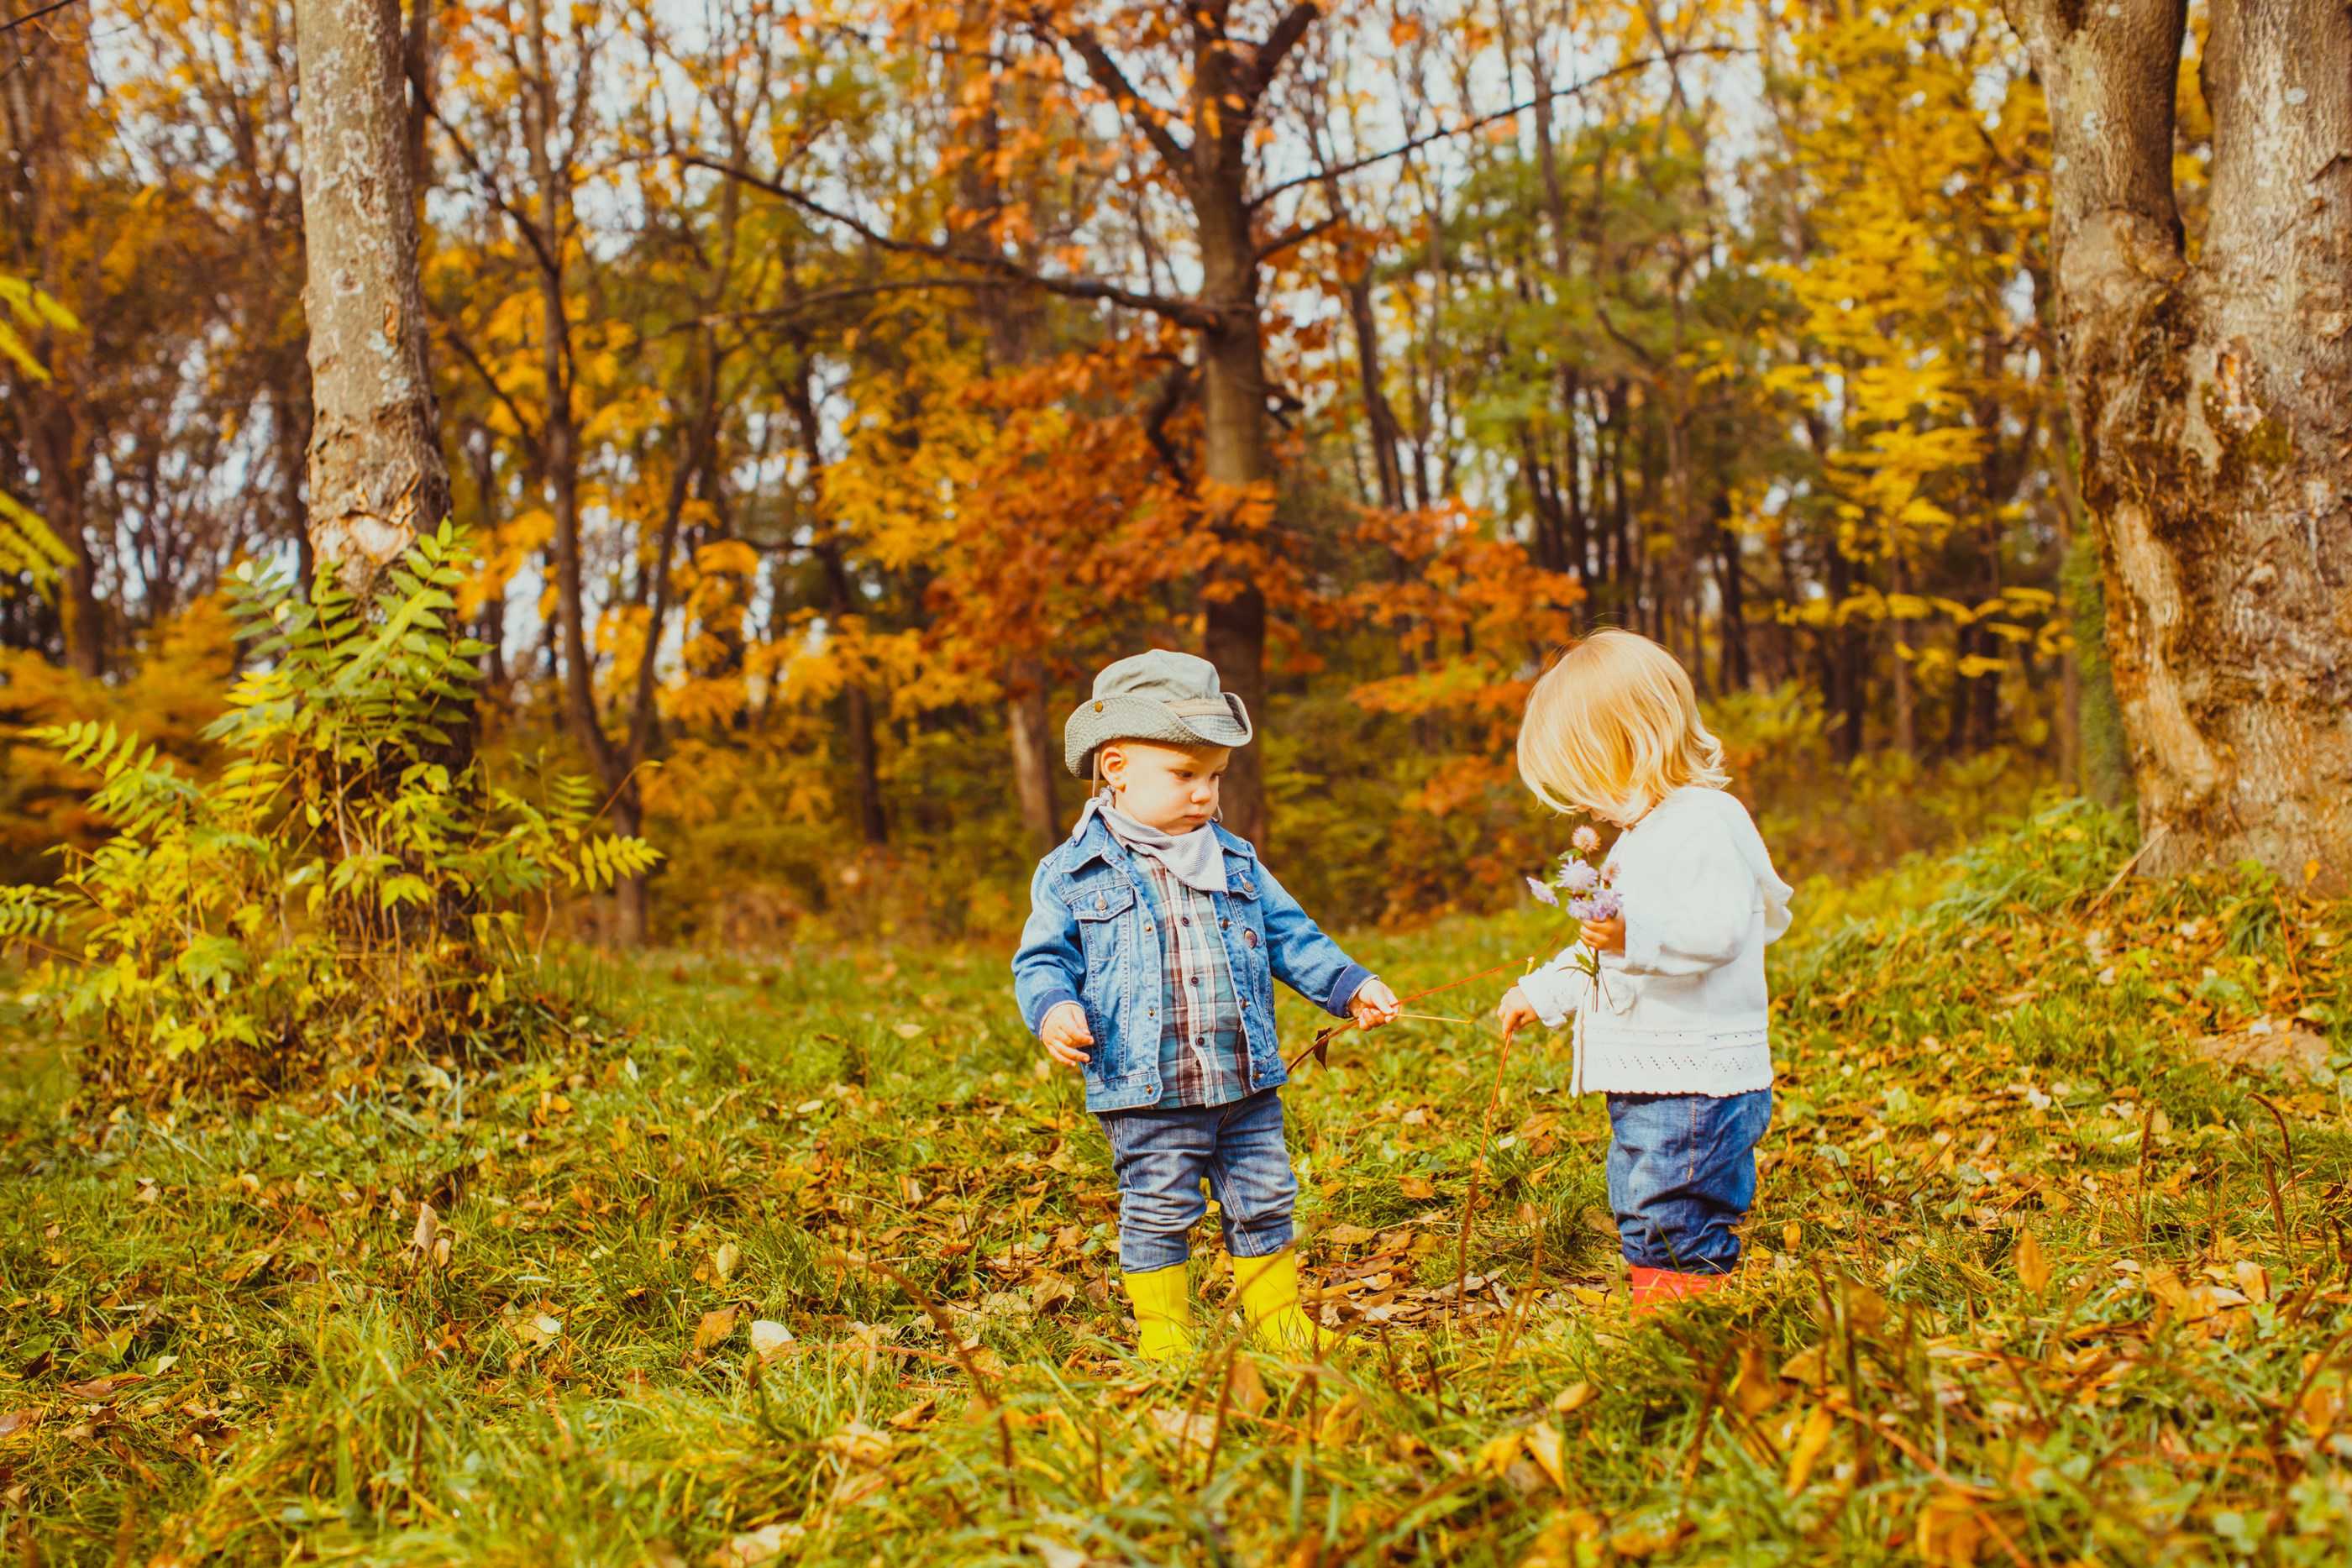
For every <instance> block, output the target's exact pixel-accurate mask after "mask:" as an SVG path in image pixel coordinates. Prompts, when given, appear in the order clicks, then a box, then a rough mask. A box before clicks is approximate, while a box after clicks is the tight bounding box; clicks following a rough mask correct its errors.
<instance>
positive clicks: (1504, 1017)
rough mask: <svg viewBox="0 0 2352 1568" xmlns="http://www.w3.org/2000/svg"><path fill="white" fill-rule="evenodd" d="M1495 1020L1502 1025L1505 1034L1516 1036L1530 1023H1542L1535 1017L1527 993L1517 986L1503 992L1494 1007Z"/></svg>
mask: <svg viewBox="0 0 2352 1568" xmlns="http://www.w3.org/2000/svg"><path fill="white" fill-rule="evenodd" d="M1495 1018H1496V1020H1497V1021H1498V1022H1500V1023H1501V1024H1502V1026H1503V1032H1504V1033H1505V1034H1517V1033H1518V1032H1519V1030H1523V1029H1525V1028H1527V1026H1528V1025H1529V1024H1531V1023H1541V1022H1542V1021H1543V1019H1540V1018H1538V1016H1537V1015H1536V1008H1535V1004H1534V1003H1533V1002H1531V1001H1529V1000H1528V994H1527V992H1525V991H1523V990H1521V989H1519V988H1518V987H1517V986H1513V987H1512V988H1510V989H1509V990H1507V991H1505V992H1504V993H1503V999H1502V1000H1501V1001H1500V1002H1497V1003H1496V1005H1495Z"/></svg>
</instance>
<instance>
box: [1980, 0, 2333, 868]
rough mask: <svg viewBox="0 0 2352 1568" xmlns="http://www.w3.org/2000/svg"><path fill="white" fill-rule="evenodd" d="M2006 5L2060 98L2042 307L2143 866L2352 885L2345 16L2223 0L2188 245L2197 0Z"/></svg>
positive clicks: (2328, 7)
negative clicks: (2057, 364) (2185, 126)
mask: <svg viewBox="0 0 2352 1568" xmlns="http://www.w3.org/2000/svg"><path fill="white" fill-rule="evenodd" d="M2009 8H2010V16H2011V20H2012V22H2014V23H2015V25H2016V26H2017V28H2018V30H2019V32H2020V33H2021V35H2022V36H2023V37H2024V39H2025V43H2026V47H2027V50H2028V52H2029V54H2030V56H2031V57H2032V63H2033V67H2034V69H2035V72H2036V74H2037V75H2038V76H2039V77H2040V78H2041V79H2042V87H2043V89H2044V91H2045V93H2046V95H2047V97H2048V99H2049V105H2050V120H2051V126H2052V174H2053V214H2052V224H2051V239H2052V247H2053V256H2054V262H2055V267H2054V270H2055V282H2056V287H2055V298H2054V301H2053V305H2054V312H2053V313H2054V317H2055V320H2056V323H2057V328H2058V337H2059V351H2060V358H2061V362H2062V364H2063V368H2064V371H2065V378H2066V392H2067V401H2068V404H2069V407H2070V409H2071V411H2072V413H2073V415H2074V425H2075V429H2076V430H2077V431H2078V432H2079V433H2080V436H2081V440H2082V444H2083V482H2082V498H2083V502H2084V507H2085V509H2086V511H2087V512H2088V514H2089V517H2090V519H2091V522H2092V525H2093V528H2094V529H2095V534H2096V537H2097V538H2098V542H2099V546H2100V554H2101V559H2102V563H2103V569H2104V579H2105V598H2106V610H2107V625H2106V644H2107V651H2108V657H2109V661H2110V664H2111V665H2112V669H2113V677H2114V684H2115V692H2116V699H2117V702H2118V704H2119V706H2120V707H2121V710H2122V715H2123V720H2124V726H2125V730H2126V735H2127V737H2128V739H2129V743H2130V752H2131V763H2132V772H2133V775H2134V779H2135V782H2136V784H2137V791H2138V796H2139V805H2140V813H2141V826H2142V830H2143V836H2144V839H2145V841H2146V843H2147V851H2146V853H2145V855H2144V857H2143V860H2142V862H2141V863H2142V866H2143V868H2144V869H2145V870H2147V871H2149V872H2152V873H2166V872H2171V871H2177V870H2181V869H2185V868H2188V867H2191V866H2197V865H2207V864H2214V863H2228V862H2235V861H2238V860H2241V859H2245V858H2250V857H2251V858H2252V859H2256V860H2259V861H2261V862H2263V863H2264V864H2266V865H2268V866H2270V867H2272V868H2273V870H2276V871H2278V872H2279V873H2282V874H2284V875H2286V876H2288V877H2290V878H2292V879H2294V880H2296V881H2300V880H2301V879H2302V877H2303V874H2304V869H2305V865H2306V864H2308V863H2310V862H2317V864H2318V867H2319V872H2320V874H2321V876H2322V877H2323V878H2324V879H2325V881H2326V882H2327V883H2330V884H2332V885H2333V886H2335V887H2336V888H2339V889H2340V888H2343V887H2345V886H2347V885H2352V803H2348V802H2352V496H2347V471H2346V469H2345V466H2344V463H2343V456H2344V454H2345V453H2346V451H2347V447H2352V333H2347V328H2352V16H2347V12H2346V10H2345V9H2344V7H2343V6H2342V5H2337V4H2331V3H2327V0H2217V4H2216V5H2214V7H2213V12H2212V27H2211V32H2210V37H2209V39H2208V42H2207V46H2206V49H2205V60H2204V74H2205V96H2206V99H2207V100H2208V102H2209V103H2210V105H2211V107H2212V113H2213V123H2214V161H2213V170H2212V187H2211V193H2210V221H2209V227H2208V230H2207V233H2206V235H2205V236H2204V243H2203V245H2202V246H2201V247H2200V252H2199V255H2198V256H2197V258H2196V260H2194V261H2193V262H2192V261H2191V260H2190V259H2189V254H2188V251H2187V248H2186V246H2185V245H2184V243H2183V238H2182V233H2181V225H2180V219H2179V210H2178V208H2177V207H2176V205H2175V202H2174V194H2173V186H2172V152H2173V130H2174V123H2173V121H2174V84H2175V80H2176V78H2177V74H2178V69H2179V57H2180V49H2181V43H2182V37H2183V33H2184V29H2185V26H2186V15H2185V5H2184V3H2183V0H2120V3H2118V4H2114V5H2084V4H2082V3H2080V0H2010V7H2009Z"/></svg>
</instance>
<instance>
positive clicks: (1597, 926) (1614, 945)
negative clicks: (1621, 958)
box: [1584, 915, 1625, 953]
mask: <svg viewBox="0 0 2352 1568" xmlns="http://www.w3.org/2000/svg"><path fill="white" fill-rule="evenodd" d="M1584 945H1585V946H1588V947H1590V948H1591V949H1592V950H1593V951H1594V952H1596V953H1622V952H1623V951H1624V950H1625V917H1624V916H1623V915H1619V916H1617V918H1615V919H1614V920H1588V921H1586V922H1585V923H1584Z"/></svg>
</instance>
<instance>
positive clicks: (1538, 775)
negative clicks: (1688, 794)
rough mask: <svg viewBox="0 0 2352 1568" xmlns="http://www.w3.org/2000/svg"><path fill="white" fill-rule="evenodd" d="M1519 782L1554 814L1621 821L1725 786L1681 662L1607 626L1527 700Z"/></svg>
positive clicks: (1726, 778)
mask: <svg viewBox="0 0 2352 1568" xmlns="http://www.w3.org/2000/svg"><path fill="white" fill-rule="evenodd" d="M1519 777H1520V778H1522V779H1526V780H1527V784H1528V789H1532V790H1534V791H1535V793H1536V799H1538V800H1541V801H1542V802H1543V803H1544V804H1545V805H1547V806H1549V807H1550V808H1551V809H1552V810H1555V811H1562V812H1576V811H1588V812H1592V813H1594V814H1597V815H1600V816H1605V817H1609V818H1612V819H1613V820H1615V821H1624V822H1630V821H1633V820H1634V819H1636V818H1638V817H1640V816H1641V815H1642V814H1643V812H1645V811H1647V810H1649V809H1650V808H1651V807H1653V806H1654V805H1656V804H1657V803H1658V802H1659V801H1661V800H1664V799H1665V798H1666V797H1667V796H1668V795H1669V794H1672V793H1673V792H1674V791H1675V790H1676V789H1682V788H1683V787H1684V786H1685V785H1689V784H1699V785H1704V786H1706V787H1707V788H1708V789H1722V788H1723V787H1724V786H1725V785H1726V784H1727V783H1729V782H1730V781H1731V775H1730V774H1728V773H1727V772H1725V771H1724V768H1723V743H1722V742H1721V741H1719V740H1717V739H1716V737H1714V736H1712V735H1710V734H1708V733H1707V728H1706V725H1705V724H1704V723H1702V722H1701V721H1700V719H1699V716H1698V695H1697V693H1696V692H1694V691H1693V690H1692V689H1691V680H1690V676H1689V675H1688V674H1686V673H1685V671H1684V669H1683V667H1682V665H1681V664H1677V663H1676V662H1675V656H1674V655H1673V654H1672V653H1667V652H1666V651H1665V650H1664V648H1661V647H1659V646H1658V645H1657V644H1656V643H1653V642H1651V641H1650V640H1649V639H1648V638H1647V637H1644V636H1643V635H1642V634H1641V633H1640V632H1623V631H1619V630H1616V629H1614V628H1612V629H1610V630H1607V631H1602V632H1594V633H1593V634H1592V635H1591V636H1590V637H1587V638H1585V639H1584V640H1583V641H1582V642H1580V643H1577V644H1576V645H1575V646H1574V647H1572V648H1570V650H1569V651H1568V652H1567V653H1564V654H1562V655H1561V656H1560V659H1559V663H1557V664H1554V665H1552V667H1551V668H1550V669H1549V670H1547V671H1545V672H1544V675H1543V679H1541V680H1539V681H1538V682H1537V683H1536V689H1535V690H1534V691H1533V692H1531V693H1529V694H1528V716H1527V719H1526V721H1525V722H1524V723H1523V724H1521V725H1520V726H1519Z"/></svg>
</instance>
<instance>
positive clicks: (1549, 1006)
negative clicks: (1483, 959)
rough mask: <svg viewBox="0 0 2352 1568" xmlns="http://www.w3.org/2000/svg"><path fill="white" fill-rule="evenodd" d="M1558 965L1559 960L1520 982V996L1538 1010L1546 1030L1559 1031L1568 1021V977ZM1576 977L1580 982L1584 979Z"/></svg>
mask: <svg viewBox="0 0 2352 1568" xmlns="http://www.w3.org/2000/svg"><path fill="white" fill-rule="evenodd" d="M1556 964H1557V960H1555V961H1554V963H1553V964H1548V965H1546V966H1545V967H1542V968H1540V969H1536V970H1533V971H1531V972H1529V973H1528V974H1526V975H1523V976H1521V977H1519V981H1518V987H1519V994H1520V995H1521V996H1523V997H1525V998H1528V1006H1529V1007H1532V1008H1534V1009H1536V1017H1538V1018H1539V1019H1543V1021H1544V1027H1545V1028H1546V1029H1558V1028H1559V1026H1560V1025H1562V1024H1564V1023H1566V1022H1567V1021H1568V1011H1569V1009H1568V995H1569V981H1568V977H1567V976H1565V975H1562V974H1561V973H1560V972H1559V968H1558V967H1556ZM1577 978H1578V979H1582V978H1583V976H1582V975H1578V976H1577Z"/></svg>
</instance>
